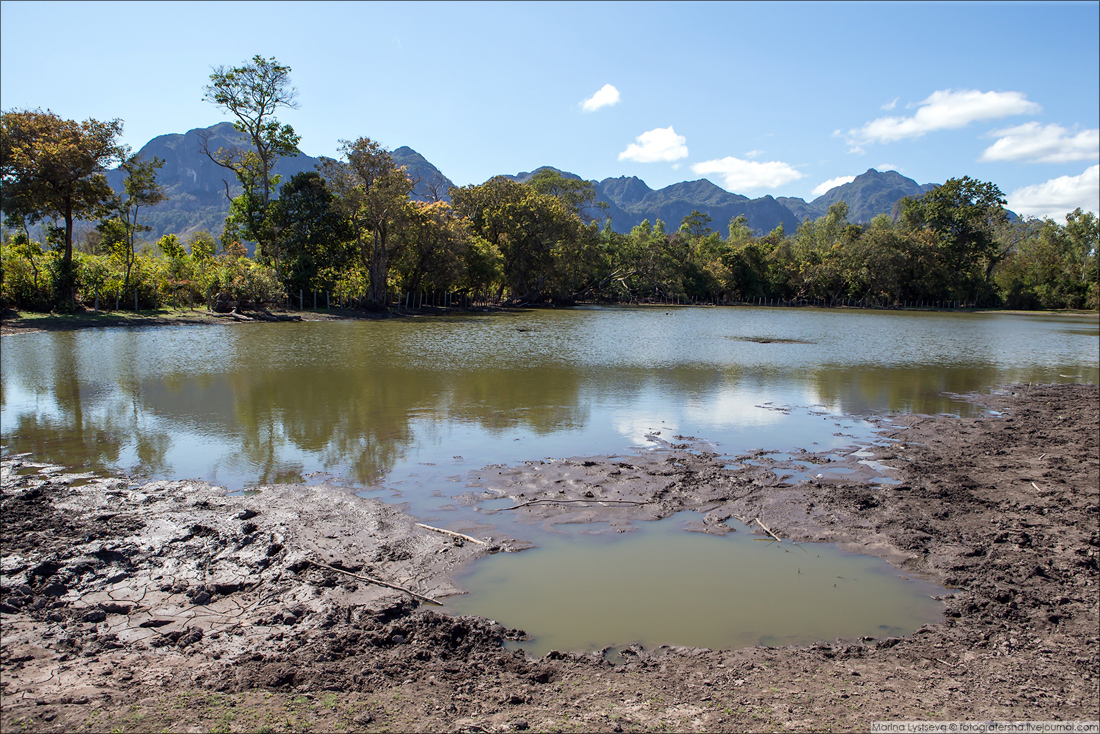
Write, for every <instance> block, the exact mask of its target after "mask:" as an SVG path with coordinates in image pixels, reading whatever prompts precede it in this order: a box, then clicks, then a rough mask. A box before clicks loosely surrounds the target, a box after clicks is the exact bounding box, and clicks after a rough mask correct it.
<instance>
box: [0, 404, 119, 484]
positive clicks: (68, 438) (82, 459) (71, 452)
mask: <svg viewBox="0 0 1100 734" xmlns="http://www.w3.org/2000/svg"><path fill="white" fill-rule="evenodd" d="M93 423H94V421H92V420H84V419H81V420H74V417H73V416H72V414H71V413H68V412H67V413H66V414H64V415H62V416H60V417H51V416H38V415H35V414H34V413H23V414H22V415H19V416H16V418H15V425H5V426H4V433H5V434H7V436H8V439H9V440H8V446H7V448H8V450H9V451H10V452H11V453H13V454H24V453H25V454H30V455H31V458H32V459H33V460H34V461H41V462H44V463H48V464H59V465H62V466H68V467H73V468H79V469H84V470H87V471H98V472H107V471H110V470H112V469H114V468H117V467H118V461H119V456H120V453H121V450H120V449H121V446H122V444H123V443H125V432H124V431H120V430H118V427H111V426H106V425H102V424H100V425H92V424H93Z"/></svg>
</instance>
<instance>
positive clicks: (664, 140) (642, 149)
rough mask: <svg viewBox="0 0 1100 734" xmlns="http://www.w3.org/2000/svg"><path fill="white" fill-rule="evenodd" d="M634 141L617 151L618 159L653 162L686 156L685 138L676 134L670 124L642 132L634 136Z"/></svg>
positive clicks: (673, 159)
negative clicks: (621, 150) (622, 149)
mask: <svg viewBox="0 0 1100 734" xmlns="http://www.w3.org/2000/svg"><path fill="white" fill-rule="evenodd" d="M634 141H635V142H633V143H631V144H630V145H628V146H626V150H624V151H623V152H622V153H619V160H620V161H637V162H638V163H654V162H656V161H677V160H680V159H681V158H687V154H688V149H687V138H685V137H684V136H683V135H677V134H676V131H675V130H673V129H672V126H671V125H670V126H669V127H659V128H656V129H654V130H650V131H648V132H644V133H642V134H641V135H639V136H638V137H636V138H634Z"/></svg>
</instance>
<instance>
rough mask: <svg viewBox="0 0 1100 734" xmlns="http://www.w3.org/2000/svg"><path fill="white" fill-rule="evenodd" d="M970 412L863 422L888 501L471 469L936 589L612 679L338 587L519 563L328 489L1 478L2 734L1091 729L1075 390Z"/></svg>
mask: <svg viewBox="0 0 1100 734" xmlns="http://www.w3.org/2000/svg"><path fill="white" fill-rule="evenodd" d="M974 399H975V400H976V401H978V402H981V403H982V404H984V405H986V406H987V407H989V408H991V409H994V410H996V411H999V412H1000V414H999V415H997V414H994V413H990V414H988V415H985V416H983V417H980V418H972V419H957V418H952V417H949V416H936V417H929V416H916V415H910V416H901V417H897V418H896V419H895V421H894V422H893V423H892V424H889V425H890V426H892V427H889V428H887V429H886V432H885V434H884V435H885V436H887V437H891V438H895V439H897V441H896V442H893V443H890V444H888V446H886V447H881V446H880V447H877V448H870V449H869V450H872V451H874V453H875V454H876V458H877V459H878V460H879V461H881V462H883V463H885V464H888V465H891V466H893V467H895V468H896V475H897V476H899V477H900V478H902V480H903V481H902V483H901V484H897V485H875V484H867V483H860V482H857V481H852V480H851V479H846V480H845V481H843V482H836V481H830V480H829V479H828V476H827V472H823V473H824V474H825V475H826V476H824V477H823V478H822V479H815V480H812V481H809V482H801V483H798V484H795V485H790V484H784V483H783V482H781V481H780V479H779V476H780V475H781V474H782V470H783V468H784V467H783V465H782V464H778V463H775V462H770V463H769V461H768V457H767V456H756V457H753V458H755V459H756V462H755V463H756V464H761V465H756V466H754V465H749V464H744V463H740V464H738V468H733V469H726V468H723V467H724V466H726V465H729V464H731V463H732V462H731V461H730V459H729V457H719V456H717V455H715V454H713V453H710V452H708V451H706V450H700V446H699V445H697V444H696V443H695V442H694V441H692V440H690V439H681V438H676V439H674V440H678V441H681V443H675V444H667V445H665V446H664V447H663V448H662V449H661V450H658V451H654V452H651V453H648V454H646V455H644V456H638V457H630V458H625V459H624V458H623V457H618V458H615V459H609V458H602V457H589V458H586V459H578V460H571V461H559V462H550V463H546V462H531V463H527V464H523V465H520V466H516V467H496V468H494V470H493V471H486V472H484V473H483V474H482V476H485V477H490V478H489V479H485V480H484V481H482V482H481V483H480V486H479V487H477V488H476V489H475V490H474V491H473V492H471V493H469V494H468V495H467V496H466V497H465V498H464V499H465V500H466V501H470V502H473V501H477V500H478V499H479V498H481V497H484V496H490V495H492V496H499V495H507V496H510V497H512V498H513V499H514V501H515V503H516V505H517V506H518V505H521V504H522V505H523V506H522V507H517V508H516V509H514V510H511V512H514V513H519V514H520V515H521V516H522V517H523V518H524V519H525V520H527V521H529V522H567V521H568V522H572V521H585V520H600V521H609V522H611V523H612V524H613V525H616V524H619V525H621V524H627V523H631V522H637V521H643V520H646V519H652V518H656V517H665V516H668V515H669V514H671V513H673V512H676V511H678V510H681V509H696V510H703V511H705V512H706V513H707V518H708V522H707V523H706V524H707V525H710V526H711V529H712V530H718V529H719V521H721V520H722V519H724V518H726V517H730V516H733V515H737V516H740V517H743V518H745V519H748V520H752V519H754V518H757V517H759V518H761V520H762V521H763V522H764V523H765V524H766V525H767V526H768V528H770V530H771V531H773V532H774V533H776V534H777V535H779V536H780V537H782V538H784V539H793V540H798V541H802V540H826V541H833V542H839V543H842V544H844V545H846V546H848V547H850V548H853V549H859V550H861V551H863V552H866V553H872V554H874V555H878V556H880V557H883V558H886V559H888V560H889V561H891V562H892V563H894V564H896V565H897V566H899V567H900V568H903V569H905V570H906V571H907V572H909V573H913V574H918V575H922V576H924V577H926V578H929V579H932V580H935V581H938V582H940V583H943V584H947V585H949V586H951V587H952V588H953V589H954V594H953V596H951V597H949V598H947V599H946V601H945V608H946V616H945V619H944V621H943V622H942V623H940V624H936V625H927V626H925V627H922V628H921V629H920V630H918V631H917V632H916V633H915V634H913V635H911V636H909V637H905V638H890V639H882V640H876V639H871V638H863V639H861V640H835V641H822V642H820V643H818V644H815V645H812V646H809V647H783V648H763V647H757V648H749V649H741V650H705V649H689V648H677V647H662V648H658V649H654V650H645V649H641V648H638V647H635V648H632V649H630V650H628V651H627V654H626V658H627V662H626V663H625V664H613V663H611V662H609V661H607V660H605V659H604V658H603V656H602V655H600V654H599V653H591V654H577V653H569V652H560V653H558V652H555V653H551V654H549V655H547V656H546V657H545V658H541V659H534V658H531V657H529V656H528V655H527V654H526V653H524V652H522V651H512V650H509V649H507V648H505V647H504V645H503V642H504V640H506V639H509V638H516V637H519V636H521V634H522V633H521V632H519V631H517V630H507V629H504V628H503V627H501V626H500V625H497V624H496V623H494V622H492V621H490V620H485V619H481V618H474V617H451V616H447V615H445V614H442V613H440V612H438V611H434V608H433V607H431V606H430V605H429V604H427V603H426V602H418V601H417V598H416V597H414V596H412V595H411V594H410V593H406V592H405V591H399V590H395V589H392V588H388V587H384V586H379V585H377V584H375V583H371V582H369V581H365V580H363V578H360V577H371V578H373V579H379V580H384V581H387V582H389V583H392V584H395V585H398V586H401V587H404V588H406V589H407V590H408V591H409V592H414V593H415V594H418V595H421V596H424V597H442V596H445V595H447V594H450V593H454V592H455V591H457V590H456V589H455V587H454V586H453V584H452V583H451V581H449V575H450V574H451V573H452V572H453V571H454V570H455V569H457V568H458V567H459V566H461V565H463V564H466V563H469V562H470V561H472V560H473V559H475V558H478V557H481V556H483V555H485V554H487V553H491V552H498V551H513V550H520V549H522V547H523V544H522V543H519V542H516V541H512V540H509V539H507V538H499V537H493V535H494V532H495V531H494V530H493V529H492V528H491V527H487V526H479V527H454V528H451V530H456V531H458V532H461V533H465V534H468V535H471V536H475V537H477V538H479V539H481V540H483V541H486V542H485V543H484V544H479V543H474V542H470V541H468V540H462V539H460V538H455V537H453V536H450V535H446V534H444V533H440V532H435V531H434V530H431V529H427V528H424V527H420V526H417V525H416V524H415V519H413V518H411V517H409V516H407V515H406V514H404V513H403V512H402V511H401V509H400V508H397V507H393V506H389V505H385V504H383V503H380V502H377V501H374V500H370V499H363V498H360V497H358V496H356V495H355V494H354V493H353V492H350V491H348V490H344V489H340V488H337V487H330V486H321V487H298V486H279V487H263V488H260V490H259V491H258V492H256V493H250V494H248V495H238V496H228V495H226V493H225V492H223V491H222V490H220V489H218V488H215V487H209V486H207V485H203V484H201V483H198V482H152V483H147V484H144V485H141V486H131V485H130V484H128V483H127V482H126V481H124V480H122V479H111V480H96V479H88V478H84V479H79V478H77V477H76V475H66V474H65V473H64V471H63V470H60V469H57V468H50V467H46V468H39V470H38V471H32V470H33V469H34V468H36V467H34V466H33V465H31V464H29V463H28V459H29V457H22V458H19V457H15V458H11V459H9V460H7V461H5V462H4V463H3V470H2V471H3V476H2V503H3V504H2V508H0V509H2V511H3V558H2V572H3V577H2V591H0V597H2V598H0V604H2V606H0V613H2V621H3V649H2V654H0V672H2V679H0V686H2V694H3V705H2V712H0V713H2V718H0V724H2V727H3V730H4V731H5V732H18V731H65V732H70V731H150V730H156V731H160V730H168V731H302V730H310V731H349V730H350V731H362V730H372V731H374V730H388V731H482V732H484V731H513V730H524V729H535V730H555V731H559V730H560V731H596V730H599V731H642V730H676V731H771V730H776V731H785V730H815V731H816V730H826V729H828V730H837V731H851V730H857V731H858V730H866V729H868V728H869V727H870V724H871V722H872V721H876V720H913V719H939V720H943V719H965V720H979V719H980V720H991V719H993V720H1096V719H1097V718H1100V716H1098V714H1100V704H1098V700H1100V697H1098V678H1100V670H1098V664H1100V636H1098V629H1100V613H1098V602H1100V597H1098V593H1097V581H1098V558H1100V529H1098V525H1100V514H1098V499H1100V489H1098V483H1100V442H1098V441H1100V439H1098V433H1097V432H1098V412H1100V392H1098V389H1097V387H1096V386H1091V385H1062V386H1030V387H1020V388H1016V389H1014V390H1011V391H1007V392H1004V393H1001V394H998V395H995V396H977V397H975V398H974ZM740 458H742V459H747V458H750V457H740ZM799 458H803V459H805V458H810V459H811V460H812V459H814V458H817V459H820V460H822V461H825V459H824V457H815V456H814V455H812V454H806V455H805V456H804V457H799ZM845 476H846V477H851V476H852V475H845ZM462 499H463V498H460V500H459V501H462ZM611 500H615V501H614V502H612V501H611ZM761 532H762V531H761ZM336 568H339V569H342V570H336ZM353 574H354V575H353Z"/></svg>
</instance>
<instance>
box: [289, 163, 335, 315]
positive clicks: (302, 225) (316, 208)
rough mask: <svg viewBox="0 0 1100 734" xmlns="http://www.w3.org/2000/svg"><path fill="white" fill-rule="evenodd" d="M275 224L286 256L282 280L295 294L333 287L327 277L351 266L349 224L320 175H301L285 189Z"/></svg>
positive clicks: (307, 173) (312, 173) (314, 172)
mask: <svg viewBox="0 0 1100 734" xmlns="http://www.w3.org/2000/svg"><path fill="white" fill-rule="evenodd" d="M275 224H276V226H277V228H278V231H279V250H280V252H282V254H283V258H282V263H281V265H282V267H281V269H280V270H279V271H278V272H279V278H280V279H281V280H282V282H283V284H284V285H285V286H286V287H287V289H288V290H289V291H290V292H291V293H292V294H293V293H297V292H298V291H300V290H310V291H313V290H316V289H317V288H324V287H331V286H332V283H331V282H327V281H325V275H324V274H326V273H327V274H331V273H332V272H335V271H338V270H343V269H344V268H345V267H347V266H348V265H349V264H352V263H351V260H352V258H353V257H354V253H351V252H350V247H349V240H350V239H351V233H350V231H349V228H348V226H347V222H346V220H345V219H344V218H343V217H342V216H340V213H339V211H337V209H336V204H335V197H334V196H333V195H332V192H331V191H329V189H328V186H326V185H325V180H324V179H323V178H321V174H320V173H318V172H317V171H302V172H301V173H298V174H296V175H294V176H293V177H292V178H291V179H290V181H288V182H287V183H285V184H283V185H282V188H281V189H280V190H279V199H278V200H277V201H276V202H275Z"/></svg>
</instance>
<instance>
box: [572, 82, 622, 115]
mask: <svg viewBox="0 0 1100 734" xmlns="http://www.w3.org/2000/svg"><path fill="white" fill-rule="evenodd" d="M613 104H619V90H618V89H615V87H613V86H611V85H610V84H604V85H603V86H602V87H600V89H599V91H598V92H596V93H595V94H593V95H592V96H591V97H589V98H588V99H586V100H584V101H583V102H581V109H583V110H584V111H585V112H595V111H596V110H598V109H600V108H601V107H610V106H611V105H613Z"/></svg>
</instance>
